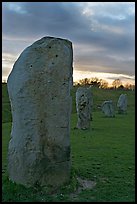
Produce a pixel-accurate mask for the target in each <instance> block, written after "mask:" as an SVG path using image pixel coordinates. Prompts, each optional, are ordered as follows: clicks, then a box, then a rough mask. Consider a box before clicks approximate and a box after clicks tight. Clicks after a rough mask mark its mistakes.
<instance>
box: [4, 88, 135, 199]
mask: <svg viewBox="0 0 137 204" xmlns="http://www.w3.org/2000/svg"><path fill="white" fill-rule="evenodd" d="M2 88H3V95H2V96H3V100H2V101H3V108H4V110H3V117H4V118H3V124H2V168H3V174H2V179H3V186H2V195H3V198H2V201H3V202H6V201H7V202H8V201H11V202H17V201H20V202H21V201H24V202H27V201H28V202H33V201H34V202H53V201H54V202H61V201H64V202H67V201H70V202H74V201H80V202H82V201H83V202H92V201H93V202H135V112H134V111H135V95H134V94H135V93H134V91H124V92H125V93H126V94H127V97H128V111H127V114H125V115H119V114H117V111H116V117H115V118H106V117H104V115H103V113H102V112H101V111H100V109H98V108H97V106H98V105H100V104H101V103H102V102H103V101H104V100H108V99H112V100H113V101H114V104H115V108H116V102H117V100H118V97H119V95H120V94H121V93H123V91H121V90H102V89H97V88H94V89H93V90H92V92H93V95H94V104H95V105H94V111H93V121H92V122H91V128H90V130H78V129H75V127H76V123H77V115H76V109H75V91H76V87H75V88H73V90H72V98H73V105H72V116H71V138H70V139H71V158H72V159H71V160H72V173H71V181H70V184H68V185H66V186H63V187H61V188H60V189H59V190H58V191H57V192H56V193H54V194H51V193H50V191H49V189H48V188H41V187H35V188H25V187H24V186H22V185H17V184H15V183H13V182H11V181H9V179H8V175H7V147H8V142H9V138H10V131H11V113H10V109H9V108H6V106H5V103H9V100H8V95H7V91H6V86H3V87H2ZM5 111H7V112H9V115H8V114H6V113H5ZM76 176H80V177H81V178H86V179H89V180H92V181H95V182H96V186H95V187H94V188H93V189H92V190H89V189H87V190H83V191H81V192H80V193H79V194H78V195H77V197H75V198H71V197H70V193H71V192H73V191H74V190H76V187H77V185H78V183H77V180H76Z"/></svg>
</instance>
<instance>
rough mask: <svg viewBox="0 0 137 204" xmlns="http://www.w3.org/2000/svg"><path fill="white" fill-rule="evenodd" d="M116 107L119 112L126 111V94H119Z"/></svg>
mask: <svg viewBox="0 0 137 204" xmlns="http://www.w3.org/2000/svg"><path fill="white" fill-rule="evenodd" d="M117 108H118V113H119V114H124V113H126V111H127V95H126V94H121V95H120V96H119V99H118V102H117Z"/></svg>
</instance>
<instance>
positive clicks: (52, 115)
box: [7, 37, 73, 187]
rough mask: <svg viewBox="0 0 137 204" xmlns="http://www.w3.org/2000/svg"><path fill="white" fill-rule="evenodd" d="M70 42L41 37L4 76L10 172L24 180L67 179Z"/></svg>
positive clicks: (53, 181) (49, 181)
mask: <svg viewBox="0 0 137 204" xmlns="http://www.w3.org/2000/svg"><path fill="white" fill-rule="evenodd" d="M72 62H73V51H72V43H71V42H70V41H68V40H66V39H60V38H54V37H44V38H42V39H40V40H38V41H36V42H35V43H33V44H32V45H31V46H29V47H27V48H26V49H25V50H24V51H23V52H22V54H21V55H20V57H19V58H18V60H17V61H16V62H15V64H14V67H13V69H12V71H11V73H10V75H9V78H8V83H7V84H8V92H9V98H10V102H11V109H12V119H13V121H12V131H11V139H10V142H9V147H8V173H9V178H10V179H11V180H12V181H14V182H16V183H20V184H23V185H25V186H34V185H35V184H37V185H40V186H46V185H51V186H57V187H58V186H61V185H62V184H64V183H66V182H68V181H69V179H70V170H71V160H70V115H71V102H72V99H71V96H70V89H71V86H72V81H73V80H72V72H73V68H72Z"/></svg>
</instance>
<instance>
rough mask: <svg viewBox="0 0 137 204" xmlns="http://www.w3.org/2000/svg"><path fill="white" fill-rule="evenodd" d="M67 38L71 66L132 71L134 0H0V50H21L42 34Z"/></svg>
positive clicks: (11, 51) (116, 71) (94, 69)
mask: <svg viewBox="0 0 137 204" xmlns="http://www.w3.org/2000/svg"><path fill="white" fill-rule="evenodd" d="M47 35H48V36H49V35H50V36H55V37H61V38H67V39H68V40H70V41H72V43H73V49H74V52H73V53H74V65H75V66H74V69H77V70H78V69H79V70H87V71H93V72H94V71H101V72H106V71H107V72H108V71H109V72H111V73H125V74H129V75H130V74H131V75H132V74H134V72H135V59H134V58H135V57H134V55H135V3H134V2H108V3H107V2H3V3H2V37H3V48H2V49H3V52H4V53H7V52H8V53H9V52H10V53H11V54H14V55H16V56H17V55H18V54H20V53H21V52H22V51H23V50H24V49H25V48H26V47H27V46H29V45H30V44H32V43H33V42H34V41H35V40H38V39H40V38H41V37H43V36H47Z"/></svg>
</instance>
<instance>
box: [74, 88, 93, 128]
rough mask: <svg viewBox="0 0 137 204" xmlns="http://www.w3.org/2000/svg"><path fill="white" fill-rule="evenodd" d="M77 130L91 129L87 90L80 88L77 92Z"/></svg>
mask: <svg viewBox="0 0 137 204" xmlns="http://www.w3.org/2000/svg"><path fill="white" fill-rule="evenodd" d="M76 109H77V116H78V121H77V128H78V129H83V130H84V129H88V128H90V103H89V92H88V90H87V88H84V87H79V88H78V89H77V91H76Z"/></svg>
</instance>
